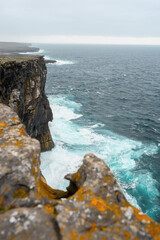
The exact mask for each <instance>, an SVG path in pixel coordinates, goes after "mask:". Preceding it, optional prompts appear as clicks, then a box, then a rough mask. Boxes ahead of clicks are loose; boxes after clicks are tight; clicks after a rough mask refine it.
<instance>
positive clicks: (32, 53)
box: [19, 49, 44, 55]
mask: <svg viewBox="0 0 160 240" xmlns="http://www.w3.org/2000/svg"><path fill="white" fill-rule="evenodd" d="M41 53H44V50H43V49H40V50H39V51H38V52H21V53H19V54H30V55H36V54H41Z"/></svg>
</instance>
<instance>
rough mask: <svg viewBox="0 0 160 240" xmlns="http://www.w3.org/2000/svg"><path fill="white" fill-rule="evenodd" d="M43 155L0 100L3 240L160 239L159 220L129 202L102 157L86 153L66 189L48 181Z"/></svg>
mask: <svg viewBox="0 0 160 240" xmlns="http://www.w3.org/2000/svg"><path fill="white" fill-rule="evenodd" d="M39 156H40V144H39V142H38V141H37V140H35V139H31V138H30V137H29V136H28V134H27V132H26V131H25V127H24V125H23V124H22V123H21V121H20V119H19V117H18V116H17V114H16V113H15V112H14V111H13V110H12V109H11V108H9V107H8V106H6V105H3V104H0V169H1V171H0V185H1V187H0V239H1V240H16V239H17V240H21V239H25V240H33V239H34V240H44V239H50V240H52V239H53V240H88V239H94V240H105V239H106V240H127V239H131V240H138V239H139V240H142V239H145V240H151V239H155V240H158V239H160V224H159V223H157V222H155V221H154V220H152V219H150V218H149V217H147V216H146V215H145V214H143V213H142V212H141V211H139V210H138V209H136V208H134V207H133V206H132V205H131V204H129V203H128V202H127V200H126V198H125V196H124V194H123V192H122V191H121V189H120V187H119V185H118V183H117V181H116V179H115V178H114V175H113V174H112V172H111V171H110V169H109V167H108V166H107V165H106V164H105V162H104V161H103V160H101V159H99V158H97V157H96V156H95V155H93V154H87V155H86V156H85V157H84V160H83V164H82V166H81V167H80V168H79V170H78V171H77V172H76V173H74V174H68V175H67V176H66V179H68V180H69V181H70V185H69V186H68V188H67V191H66V192H63V191H59V190H54V189H52V188H51V187H49V186H48V185H47V183H46V182H45V179H44V178H43V177H42V176H41V172H40V168H39V166H40V158H39ZM61 197H67V199H66V200H61V199H60V200H56V199H59V198H61Z"/></svg>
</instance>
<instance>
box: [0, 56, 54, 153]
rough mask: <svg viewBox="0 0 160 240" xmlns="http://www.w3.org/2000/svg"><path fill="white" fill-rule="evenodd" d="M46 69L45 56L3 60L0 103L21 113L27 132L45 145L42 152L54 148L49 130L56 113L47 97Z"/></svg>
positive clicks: (1, 58) (2, 57) (19, 114)
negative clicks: (49, 124) (49, 123)
mask: <svg viewBox="0 0 160 240" xmlns="http://www.w3.org/2000/svg"><path fill="white" fill-rule="evenodd" d="M46 73H47V71H46V66H45V62H44V59H43V57H41V56H27V55H25V56H22V55H17V56H16V55H14V56H10V57H9V56H1V57H0V102H1V103H4V104H7V105H8V106H10V107H11V108H12V109H13V110H14V111H15V112H17V114H18V116H19V117H20V119H21V121H22V123H24V125H25V126H26V131H27V133H28V134H29V135H30V136H31V137H34V138H36V139H38V140H39V141H40V143H41V150H42V151H46V150H50V149H51V148H53V146H54V144H53V141H52V138H51V134H50V131H49V128H48V121H52V119H53V116H52V111H51V109H50V106H49V102H48V99H47V97H46V95H45V89H44V88H45V82H46Z"/></svg>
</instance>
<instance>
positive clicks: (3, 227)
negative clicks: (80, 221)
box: [0, 208, 60, 240]
mask: <svg viewBox="0 0 160 240" xmlns="http://www.w3.org/2000/svg"><path fill="white" fill-rule="evenodd" d="M0 239H1V240H7V239H8V240H9V239H10V240H11V239H17V240H22V239H24V240H47V239H54V240H58V239H60V238H59V235H58V226H57V224H56V221H55V219H53V217H52V216H51V215H50V214H48V213H45V212H43V211H42V210H41V209H38V208H30V209H29V208H17V209H16V210H10V211H8V212H6V213H5V214H3V215H0Z"/></svg>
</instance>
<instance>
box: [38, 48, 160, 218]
mask: <svg viewBox="0 0 160 240" xmlns="http://www.w3.org/2000/svg"><path fill="white" fill-rule="evenodd" d="M36 46H38V47H40V48H41V49H43V50H44V52H43V54H44V55H45V56H46V57H47V58H52V59H56V60H58V62H57V64H48V75H47V84H46V93H47V95H48V96H49V101H50V104H51V107H52V109H53V114H54V117H55V119H54V122H53V123H51V124H50V129H51V132H52V134H53V138H54V140H55V143H56V148H55V149H54V150H52V151H50V152H48V153H44V154H43V155H42V159H43V161H42V166H41V169H42V171H43V173H44V175H45V177H46V178H47V181H48V182H49V184H50V185H51V186H52V187H55V188H57V187H59V188H62V189H63V188H64V187H65V186H66V185H67V183H66V182H65V181H63V180H62V179H63V176H64V175H65V174H66V173H68V172H74V171H76V170H77V168H78V167H79V166H80V164H81V162H82V157H83V156H84V154H85V153H87V152H93V153H95V154H96V155H98V156H99V157H101V158H103V159H104V160H105V162H106V163H107V164H108V165H109V166H110V168H111V170H112V171H113V172H114V174H115V177H116V178H117V180H118V181H119V183H120V185H121V187H122V188H123V191H124V192H125V194H126V197H127V199H128V200H129V201H130V202H131V203H132V204H134V205H135V206H138V207H139V208H141V210H142V211H143V212H145V213H146V214H148V215H149V216H150V217H152V218H154V219H155V220H157V221H160V207H159V203H160V198H159V196H160V194H159V193H160V183H159V182H160V164H159V161H160V47H159V46H109V45H95V46H93V45H90V46H89V45H64V46H63V45H36ZM55 172H57V173H55Z"/></svg>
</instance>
